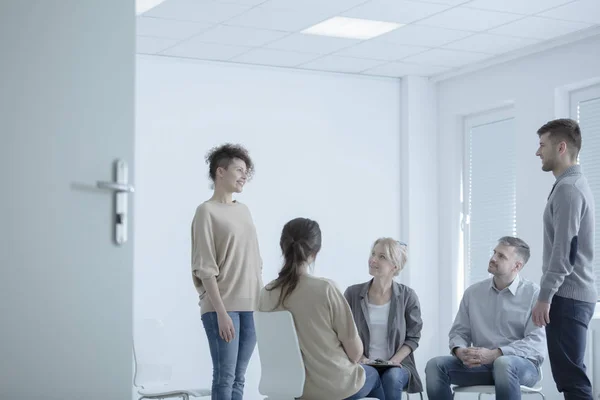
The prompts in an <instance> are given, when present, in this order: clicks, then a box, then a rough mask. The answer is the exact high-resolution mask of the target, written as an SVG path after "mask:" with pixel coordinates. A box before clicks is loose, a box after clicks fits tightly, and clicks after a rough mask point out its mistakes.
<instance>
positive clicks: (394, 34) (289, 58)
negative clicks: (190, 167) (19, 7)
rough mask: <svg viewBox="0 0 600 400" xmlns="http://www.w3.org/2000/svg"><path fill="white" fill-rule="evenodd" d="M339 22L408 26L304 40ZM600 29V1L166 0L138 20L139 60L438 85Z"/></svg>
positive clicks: (313, 37)
mask: <svg viewBox="0 0 600 400" xmlns="http://www.w3.org/2000/svg"><path fill="white" fill-rule="evenodd" d="M334 16H344V17H352V18H362V19H371V20H378V21H386V22H396V23H402V24H405V25H404V26H402V27H400V28H398V29H396V30H393V31H391V32H389V33H386V34H384V35H381V36H378V37H376V38H373V39H369V40H355V39H345V38H337V37H326V36H316V35H307V34H302V33H300V31H302V30H304V29H306V28H308V27H310V26H312V25H315V24H317V23H319V22H322V21H324V20H326V19H328V18H331V17H334ZM598 26H600V0H575V1H573V0H471V1H465V0H427V1H423V0H166V1H164V2H163V3H162V4H159V5H158V6H156V7H154V8H152V9H150V10H149V11H146V12H145V13H143V14H141V15H139V16H138V17H137V52H138V53H140V54H157V55H161V56H169V57H183V58H192V59H200V60H217V61H226V62H234V63H243V64H257V65H267V66H278V67H289V68H299V69H308V70H318V71H335V72H345V73H355V74H362V75H372V76H387V77H402V76H405V75H419V76H436V75H440V74H445V73H448V72H451V71H454V70H458V69H461V68H465V67H466V66H469V65H473V64H478V63H481V62H485V61H487V60H491V59H493V58H497V57H500V56H505V55H506V54H510V53H513V52H515V51H519V50H521V51H523V49H525V48H535V47H538V46H540V45H542V44H543V43H544V42H548V41H554V40H556V39H558V38H560V37H564V36H565V35H571V34H573V33H574V32H582V31H584V30H590V29H595V28H597V27H598ZM599 52H600V50H599Z"/></svg>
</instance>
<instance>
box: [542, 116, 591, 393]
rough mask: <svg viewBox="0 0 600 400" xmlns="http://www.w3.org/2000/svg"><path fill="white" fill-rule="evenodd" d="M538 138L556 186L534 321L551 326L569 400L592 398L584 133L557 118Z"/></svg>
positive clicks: (552, 350) (556, 370)
mask: <svg viewBox="0 0 600 400" xmlns="http://www.w3.org/2000/svg"><path fill="white" fill-rule="evenodd" d="M537 134H538V136H539V138H540V147H539V149H538V151H537V153H536V155H537V156H538V157H540V159H541V160H542V170H543V171H551V172H552V173H553V174H554V176H555V177H556V182H555V183H554V186H553V187H552V190H551V192H550V195H549V196H548V203H547V204H546V209H545V211H544V257H543V266H542V279H541V283H540V287H541V289H540V294H539V297H538V301H537V303H536V305H535V307H534V309H533V312H532V319H533V322H534V323H535V324H536V325H537V326H545V327H546V336H547V343H548V355H549V356H550V365H551V367H552V375H553V377H554V381H555V382H556V387H557V389H558V391H559V392H562V393H564V396H565V399H566V400H576V399H577V400H584V399H585V400H592V396H593V395H592V385H591V383H590V380H589V379H588V377H587V375H586V367H585V365H584V363H583V358H584V355H585V348H586V338H587V330H588V325H589V322H590V320H591V318H592V316H593V314H594V308H595V306H596V301H597V299H598V294H597V293H596V286H595V283H594V271H593V267H592V262H593V260H594V226H595V225H594V223H595V218H594V212H595V205H594V197H593V195H592V192H591V190H590V187H589V185H588V182H587V179H586V178H585V176H583V174H582V172H581V166H579V165H577V156H578V154H579V150H580V149H581V131H580V129H579V125H578V124H577V122H576V121H573V120H571V119H556V120H554V121H550V122H548V123H546V124H545V125H544V126H542V127H541V128H540V129H539V130H538V131H537Z"/></svg>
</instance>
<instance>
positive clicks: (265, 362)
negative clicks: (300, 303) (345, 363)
mask: <svg viewBox="0 0 600 400" xmlns="http://www.w3.org/2000/svg"><path fill="white" fill-rule="evenodd" d="M254 324H255V327H256V341H257V343H258V354H259V357H260V366H261V370H262V371H261V376H260V384H259V385H258V391H259V392H260V394H262V395H263V396H281V397H289V398H295V397H300V396H302V392H303V391H304V380H305V377H306V375H305V374H306V373H305V370H304V361H303V360H302V353H301V352H300V345H299V343H298V335H297V334H296V326H295V325H294V319H293V317H292V314H291V313H290V312H289V311H274V312H255V313H254Z"/></svg>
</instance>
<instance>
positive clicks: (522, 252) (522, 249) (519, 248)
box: [498, 236, 531, 265]
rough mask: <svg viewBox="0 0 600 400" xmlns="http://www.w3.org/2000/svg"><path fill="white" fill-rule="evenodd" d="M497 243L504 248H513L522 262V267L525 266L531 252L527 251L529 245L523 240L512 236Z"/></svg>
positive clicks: (505, 237) (502, 238)
mask: <svg viewBox="0 0 600 400" xmlns="http://www.w3.org/2000/svg"><path fill="white" fill-rule="evenodd" d="M498 243H499V244H503V245H504V246H509V247H514V248H515V251H516V252H517V255H518V256H519V257H520V258H521V260H523V265H525V264H527V261H529V257H531V250H530V249H529V245H528V244H527V243H525V241H524V240H523V239H519V238H518V237H514V236H504V237H501V238H500V239H498Z"/></svg>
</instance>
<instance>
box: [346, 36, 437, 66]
mask: <svg viewBox="0 0 600 400" xmlns="http://www.w3.org/2000/svg"><path fill="white" fill-rule="evenodd" d="M426 50H429V48H428V47H421V46H404V45H398V44H392V43H383V42H376V41H373V40H368V41H366V42H363V43H360V44H357V45H356V46H352V47H349V48H347V49H343V50H340V51H338V52H337V53H335V55H338V56H346V57H357V58H369V59H374V60H383V61H395V60H400V59H401V58H404V57H407V56H410V55H413V54H418V53H422V52H424V51H426Z"/></svg>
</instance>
